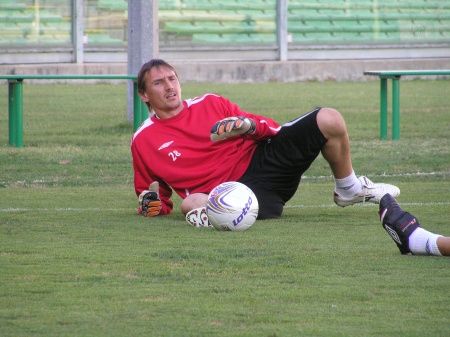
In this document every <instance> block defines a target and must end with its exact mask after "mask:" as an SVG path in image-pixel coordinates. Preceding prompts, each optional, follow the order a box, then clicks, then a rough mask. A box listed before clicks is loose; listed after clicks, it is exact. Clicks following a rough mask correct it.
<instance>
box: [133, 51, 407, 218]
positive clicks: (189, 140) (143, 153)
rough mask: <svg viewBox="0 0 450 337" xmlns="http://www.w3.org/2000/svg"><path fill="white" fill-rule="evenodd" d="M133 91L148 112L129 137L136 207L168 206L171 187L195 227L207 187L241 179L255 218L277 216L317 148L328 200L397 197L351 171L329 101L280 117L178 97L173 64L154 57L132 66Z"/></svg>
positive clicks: (148, 210)
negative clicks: (326, 171)
mask: <svg viewBox="0 0 450 337" xmlns="http://www.w3.org/2000/svg"><path fill="white" fill-rule="evenodd" d="M137 81H138V90H139V95H140V97H141V99H142V101H144V102H145V103H146V104H147V106H148V108H149V110H150V111H151V112H152V115H151V116H150V118H149V119H147V120H146V121H145V122H144V123H143V125H142V126H141V127H140V128H139V129H138V130H137V131H136V133H135V134H134V136H133V140H132V144H131V153H132V156H133V168H134V187H135V192H136V194H137V195H138V196H139V203H140V206H139V213H140V214H142V215H144V216H157V215H164V214H169V213H170V212H171V211H172V208H173V202H172V200H171V199H170V198H171V196H172V190H173V191H175V192H176V193H177V194H178V195H179V196H180V197H181V198H182V199H183V201H182V203H181V211H182V213H183V214H185V215H186V220H187V221H188V222H189V223H190V224H191V225H193V226H196V227H207V226H209V222H208V217H207V214H206V209H205V206H206V202H207V198H208V193H209V192H210V191H211V190H212V189H213V188H214V187H216V186H217V185H219V184H221V183H223V182H226V181H238V182H241V183H243V184H245V185H247V186H248V187H249V188H250V189H251V190H252V191H253V192H254V193H255V195H256V197H257V199H258V203H259V213H258V219H270V218H277V217H280V216H281V214H282V212H283V208H284V205H285V203H286V202H287V201H288V200H289V199H291V198H292V196H293V195H294V194H295V192H296V191H297V189H298V186H299V184H300V181H301V177H302V175H303V173H304V172H305V171H306V170H307V169H308V168H309V167H310V165H311V164H312V163H313V161H314V160H315V159H316V158H317V156H318V155H319V154H320V153H321V154H322V156H323V157H324V158H325V159H326V161H327V162H328V164H329V166H330V169H331V172H332V174H333V177H334V179H335V188H334V191H333V198H334V202H335V203H336V204H337V205H339V206H341V207H345V206H349V205H353V204H356V203H361V202H372V203H377V204H378V203H380V200H381V198H382V197H383V196H384V195H385V194H390V195H392V197H394V198H395V197H397V196H398V195H399V194H400V190H399V188H398V187H396V186H394V185H390V184H382V183H373V182H372V181H371V180H370V179H369V178H367V177H365V176H360V177H357V176H356V174H355V172H354V170H353V166H352V161H351V156H350V143H349V137H348V133H347V126H346V123H345V121H344V118H343V117H342V115H341V114H340V113H339V112H338V111H337V110H335V109H332V108H325V107H317V108H314V109H313V110H312V111H310V112H308V113H306V114H303V115H301V116H299V117H298V118H297V119H295V120H293V121H291V122H288V123H286V124H284V125H282V126H281V125H279V124H278V123H277V122H276V121H275V120H273V119H271V118H268V117H265V116H261V115H257V114H253V113H249V112H246V111H244V110H242V109H241V108H240V107H239V106H238V105H237V104H235V103H233V102H231V101H229V100H228V99H226V98H224V97H222V96H220V95H217V94H205V95H203V96H201V97H196V98H193V99H187V100H182V98H181V86H180V82H179V80H178V75H177V73H176V71H175V68H174V67H173V66H171V65H170V64H168V63H167V62H165V61H163V60H160V59H153V60H151V61H149V62H147V63H145V64H144V65H143V66H142V67H141V70H140V71H139V74H138V80H137Z"/></svg>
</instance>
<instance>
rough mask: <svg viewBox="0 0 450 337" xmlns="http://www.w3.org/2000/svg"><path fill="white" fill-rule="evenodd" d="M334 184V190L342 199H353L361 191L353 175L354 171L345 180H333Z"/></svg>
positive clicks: (359, 183) (358, 182)
mask: <svg viewBox="0 0 450 337" xmlns="http://www.w3.org/2000/svg"><path fill="white" fill-rule="evenodd" d="M334 181H335V183H336V187H335V190H336V192H337V193H338V194H339V195H340V196H342V197H348V198H350V197H353V196H354V195H355V194H357V193H358V192H359V191H361V187H362V185H361V182H360V181H359V179H358V177H357V176H356V174H355V171H352V173H351V174H350V175H349V176H348V177H345V178H341V179H336V178H334Z"/></svg>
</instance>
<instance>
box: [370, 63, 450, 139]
mask: <svg viewBox="0 0 450 337" xmlns="http://www.w3.org/2000/svg"><path fill="white" fill-rule="evenodd" d="M364 75H372V76H378V77H379V78H380V139H382V140H385V139H388V123H387V119H388V109H387V86H388V84H387V81H388V80H389V79H390V80H391V81H392V140H398V139H400V78H401V77H402V76H432V75H434V76H438V75H450V69H431V70H371V71H365V72H364Z"/></svg>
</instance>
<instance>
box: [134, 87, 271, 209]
mask: <svg viewBox="0 0 450 337" xmlns="http://www.w3.org/2000/svg"><path fill="white" fill-rule="evenodd" d="M183 105H184V109H183V110H182V111H181V112H180V113H179V114H178V115H176V116H174V117H172V118H168V119H159V118H158V117H156V116H155V115H153V116H152V117H150V118H149V119H147V120H146V121H145V122H144V123H143V125H142V126H141V127H140V128H139V129H138V130H137V131H136V132H135V134H134V136H133V139H132V142H131V154H132V158H133V169H134V188H135V191H136V194H137V195H139V194H140V193H141V192H142V191H143V190H146V189H148V187H149V185H150V184H151V183H152V182H153V181H155V180H157V181H158V182H159V183H160V190H159V193H160V198H161V201H162V209H161V213H160V214H168V213H170V212H171V210H172V207H173V203H172V201H171V199H170V198H171V196H172V189H173V190H174V191H175V192H176V193H177V194H178V195H179V196H180V197H181V198H183V199H184V198H185V197H186V196H188V195H189V194H191V193H197V192H201V193H209V192H210V191H211V190H212V189H213V188H214V187H216V186H217V185H219V184H220V183H222V182H225V181H236V180H239V178H240V177H241V176H242V175H243V174H244V172H245V170H246V169H247V167H248V165H249V163H250V161H251V158H252V155H253V153H254V151H255V149H256V144H257V142H258V141H260V140H262V139H266V138H269V137H271V136H273V135H275V134H276V133H277V132H278V131H279V129H280V125H279V124H278V123H277V122H275V121H274V120H272V119H270V118H267V117H263V116H259V115H255V114H252V113H249V112H246V111H243V110H241V109H240V107H239V106H238V105H236V104H234V103H232V102H230V101H229V100H228V99H226V98H224V97H221V96H219V95H215V94H205V95H204V96H201V97H196V98H193V99H187V100H185V101H183ZM230 116H245V117H249V118H252V119H253V120H254V121H255V123H256V130H255V132H254V133H253V134H251V135H245V136H241V137H234V138H230V139H227V140H223V141H218V142H212V141H211V139H210V131H211V127H212V126H213V125H214V124H215V123H216V122H217V121H219V120H221V119H223V118H226V117H230Z"/></svg>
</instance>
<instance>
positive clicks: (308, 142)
mask: <svg viewBox="0 0 450 337" xmlns="http://www.w3.org/2000/svg"><path fill="white" fill-rule="evenodd" d="M320 109H321V108H320V107H318V108H315V109H314V110H313V111H311V112H308V113H306V114H304V115H302V116H300V117H298V118H297V119H295V120H293V121H291V122H288V123H286V124H284V125H283V126H282V127H281V129H280V131H279V132H278V133H277V134H276V135H275V136H274V137H272V138H270V139H267V140H266V141H264V142H261V143H260V144H259V145H258V147H257V149H256V151H255V153H254V155H253V158H252V160H251V162H250V165H249V167H248V168H247V170H246V172H245V173H244V175H243V176H242V177H241V178H240V179H239V181H240V182H241V183H243V184H245V185H247V186H248V187H250V188H251V189H252V191H253V192H254V193H255V195H256V197H257V198H258V203H259V214H258V219H269V218H277V217H279V216H281V214H282V212H283V206H284V204H285V203H286V202H287V201H288V200H289V199H290V198H292V196H293V195H294V194H295V192H296V191H297V188H298V185H299V184H300V180H301V177H302V175H303V173H304V172H305V171H306V170H307V169H308V168H309V167H310V166H311V164H312V162H313V161H314V160H315V159H316V158H317V156H318V155H319V153H320V151H321V149H322V147H323V146H324V144H325V143H326V141H327V140H326V139H325V137H324V135H323V134H322V132H321V131H320V130H319V127H318V126H317V120H316V118H317V113H318V112H319V110H320Z"/></svg>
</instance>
